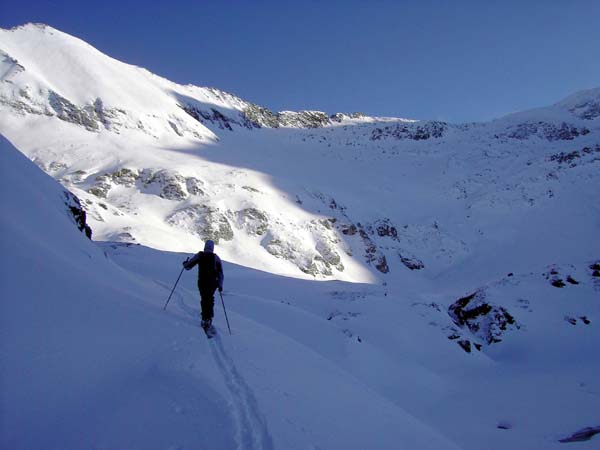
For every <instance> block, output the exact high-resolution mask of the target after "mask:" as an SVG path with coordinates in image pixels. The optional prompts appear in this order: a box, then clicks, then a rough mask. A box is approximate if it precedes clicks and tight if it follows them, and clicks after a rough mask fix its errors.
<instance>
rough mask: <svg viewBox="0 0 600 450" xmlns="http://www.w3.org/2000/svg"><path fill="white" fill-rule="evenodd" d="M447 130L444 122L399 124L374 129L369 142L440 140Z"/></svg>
mask: <svg viewBox="0 0 600 450" xmlns="http://www.w3.org/2000/svg"><path fill="white" fill-rule="evenodd" d="M447 129H448V124H447V123H446V122H436V121H432V122H424V123H421V122H415V123H399V124H396V125H390V126H387V127H383V128H375V129H374V130H373V131H372V133H371V140H372V141H377V140H381V139H397V140H403V139H410V140H413V141H424V140H427V139H435V138H441V137H442V136H443V135H444V133H445V131H446V130H447Z"/></svg>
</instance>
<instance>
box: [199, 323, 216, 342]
mask: <svg viewBox="0 0 600 450" xmlns="http://www.w3.org/2000/svg"><path fill="white" fill-rule="evenodd" d="M202 329H203V330H204V333H206V337H207V338H208V339H212V338H213V337H215V335H216V334H217V329H216V328H215V327H214V326H212V325H211V326H209V327H206V328H204V327H202Z"/></svg>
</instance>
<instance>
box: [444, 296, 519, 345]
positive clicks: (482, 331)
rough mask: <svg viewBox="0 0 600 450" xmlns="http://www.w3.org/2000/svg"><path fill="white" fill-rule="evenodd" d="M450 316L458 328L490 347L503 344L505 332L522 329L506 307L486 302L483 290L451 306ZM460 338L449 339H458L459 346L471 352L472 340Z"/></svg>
mask: <svg viewBox="0 0 600 450" xmlns="http://www.w3.org/2000/svg"><path fill="white" fill-rule="evenodd" d="M448 314H449V316H450V317H451V319H452V320H453V322H454V323H455V324H456V325H457V326H458V327H460V328H463V329H467V330H469V331H470V333H471V334H472V335H473V336H474V337H475V339H476V340H479V341H480V342H484V343H485V344H488V345H490V344H494V343H497V342H501V341H502V339H501V337H502V334H503V332H504V331H506V330H508V329H518V328H520V326H519V325H518V324H517V323H516V321H515V319H514V317H513V316H512V315H511V314H510V313H509V312H508V311H507V310H506V309H505V308H504V307H502V306H498V305H494V304H493V303H491V302H488V301H486V296H485V292H484V291H483V290H478V291H476V292H474V293H473V294H471V295H468V296H466V297H462V298H460V299H458V300H457V301H456V302H454V303H453V304H452V305H450V307H449V308H448ZM459 337H460V336H459V335H458V334H454V335H452V336H450V337H449V339H457V342H458V344H459V345H460V346H461V347H462V348H463V349H464V350H465V351H467V352H470V351H471V343H470V339H464V338H463V339H460V340H458V338H459Z"/></svg>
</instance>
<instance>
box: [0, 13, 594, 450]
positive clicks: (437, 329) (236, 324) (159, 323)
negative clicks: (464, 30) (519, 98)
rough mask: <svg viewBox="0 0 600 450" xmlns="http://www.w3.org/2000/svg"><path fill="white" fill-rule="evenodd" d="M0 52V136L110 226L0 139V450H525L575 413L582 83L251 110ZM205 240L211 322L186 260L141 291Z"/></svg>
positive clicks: (585, 317)
mask: <svg viewBox="0 0 600 450" xmlns="http://www.w3.org/2000/svg"><path fill="white" fill-rule="evenodd" d="M0 49H1V50H2V53H1V56H0V58H2V60H1V61H0V76H1V80H2V83H0V132H1V133H3V134H4V135H5V136H6V137H8V138H9V139H10V140H11V142H12V143H13V144H14V145H15V146H16V147H17V148H18V150H19V151H21V152H22V153H24V154H25V155H27V157H28V158H29V159H30V160H33V161H34V162H35V163H36V164H37V165H38V166H39V167H41V168H42V169H44V170H45V171H46V172H48V173H49V174H51V175H52V176H53V177H54V178H56V179H57V180H59V181H60V182H61V183H62V184H63V185H64V186H66V187H67V188H69V189H70V190H71V191H73V192H74V193H76V194H77V195H78V196H79V197H80V198H81V199H82V204H83V206H84V207H85V208H86V210H87V212H88V218H89V221H90V223H91V225H92V228H93V230H94V238H95V239H99V240H103V241H119V242H112V243H111V242H108V243H105V244H93V243H91V242H89V241H88V240H86V239H85V237H83V235H82V234H81V233H79V232H78V231H77V229H76V227H75V225H74V224H73V223H72V220H71V219H70V218H69V217H68V215H67V212H66V209H65V207H63V206H62V200H61V199H62V198H63V194H62V189H61V188H60V187H59V186H58V185H57V184H52V182H51V180H50V179H48V178H47V177H44V176H43V175H42V174H41V173H39V172H37V171H36V170H35V167H34V166H32V165H31V164H29V165H27V164H26V162H27V161H26V160H25V159H23V158H17V156H16V155H14V150H8V151H7V153H6V152H4V151H3V160H2V170H3V172H2V181H1V182H2V202H3V207H4V208H5V211H6V212H7V213H6V214H3V216H2V254H3V256H2V258H3V259H2V269H3V270H2V276H3V283H2V289H3V292H2V293H3V295H2V297H3V303H2V308H3V311H2V318H3V326H2V333H3V334H2V344H0V345H2V358H3V359H2V383H3V385H2V412H3V414H4V415H3V417H2V426H3V428H2V440H3V442H7V443H8V444H9V445H3V447H11V448H12V447H16V448H39V447H40V444H41V443H42V442H50V443H51V444H50V446H51V447H52V446H55V447H61V448H68V447H72V448H80V447H93V446H99V447H108V448H122V447H139V448H148V447H154V446H156V447H157V448H165V447H167V448H168V446H174V447H175V448H176V447H177V446H181V447H184V448H198V447H202V446H205V445H206V444H205V442H206V435H207V434H209V435H211V436H212V435H213V434H214V442H211V446H213V447H215V448H231V447H235V446H237V447H238V448H269V447H273V448H311V446H313V447H312V448H398V447H404V448H452V446H453V445H454V446H456V447H458V448H465V449H481V448H489V449H506V448H524V449H551V448H562V446H563V445H564V444H561V443H559V439H562V438H565V437H568V436H570V435H571V434H573V433H575V432H577V431H579V430H581V429H583V428H585V427H595V426H598V425H600V416H599V414H598V412H599V411H600V377H599V376H598V374H600V363H599V361H598V358H596V357H595V356H594V355H595V353H597V348H598V345H599V344H600V332H599V328H598V320H599V319H600V314H599V313H600V311H599V309H600V303H599V302H598V298H599V297H600V284H599V281H598V280H599V279H600V240H598V239H597V234H598V229H599V226H600V204H599V203H598V194H597V193H598V192H599V191H600V171H598V167H599V165H600V164H599V163H600V139H599V137H598V136H599V133H600V89H592V90H589V91H584V92H580V93H577V94H575V95H573V96H571V97H569V98H567V99H565V100H563V101H561V102H559V103H557V104H555V105H552V106H549V107H545V108H539V109H536V110H532V111H526V112H521V113H516V114H513V115H510V116H507V117H504V118H501V119H498V120H496V121H493V122H490V123H483V124H461V125H453V124H447V123H442V122H424V121H409V120H406V119H392V118H370V117H364V116H361V115H358V114H355V115H334V116H328V115H326V114H324V113H319V112H299V113H294V112H283V113H277V114H275V113H272V112H270V111H268V110H266V109H264V108H261V107H259V106H257V105H252V104H250V103H248V102H245V101H243V100H242V99H239V98H237V97H235V96H232V95H230V94H226V93H224V92H222V91H218V90H216V89H207V88H199V87H195V86H180V85H176V84H174V83H171V82H169V81H168V80H164V79H162V78H160V77H157V76H155V75H152V74H150V73H149V72H147V71H145V70H143V69H140V68H136V67H133V66H129V65H126V64H123V63H121V62H118V61H115V60H113V59H111V58H109V57H108V56H106V55H103V54H101V53H100V52H98V51H97V50H95V49H93V48H92V47H90V46H89V45H88V44H86V43H84V42H82V41H79V40H77V39H75V38H73V37H71V36H68V35H66V34H64V33H61V32H60V31H57V30H54V29H52V28H50V27H46V26H41V25H27V26H24V27H19V28H17V29H13V30H0ZM3 145H4V146H6V145H7V144H3ZM5 153H6V155H7V156H6V160H5V159H4V158H5V156H4V154H5ZM11 155H12V156H11ZM19 174H20V175H19ZM46 217H48V219H47V220H46ZM52 217H54V219H52ZM46 222H47V223H46ZM207 238H213V239H216V240H218V244H217V251H218V252H219V253H220V255H221V256H222V257H224V259H225V260H226V261H229V263H227V264H226V267H225V269H226V295H225V299H226V301H227V306H228V308H230V319H231V322H232V325H233V329H234V335H233V336H231V337H230V336H227V334H226V327H225V326H224V323H223V320H222V316H221V312H220V310H217V311H218V312H217V326H218V328H219V331H220V337H219V339H218V340H216V341H214V342H206V339H205V337H204V336H203V334H202V333H201V332H200V331H201V330H199V328H198V327H197V325H198V314H199V310H198V301H197V294H196V289H195V286H194V284H195V282H194V275H193V274H191V273H186V274H184V276H183V278H182V282H181V284H180V286H179V287H178V289H177V291H176V293H175V295H174V299H173V300H172V302H171V305H169V310H168V311H167V313H163V312H162V310H161V308H162V306H163V304H164V301H165V300H166V297H167V296H168V293H169V291H170V288H171V287H172V283H174V281H175V279H176V277H177V274H178V271H179V268H180V262H181V261H182V260H183V259H184V258H185V256H187V255H188V254H189V253H190V252H195V251H197V250H198V248H200V247H201V246H202V243H203V241H204V239H207ZM136 244H143V246H142V245H136ZM167 251H171V252H173V251H178V252H187V254H183V253H179V254H176V253H168V252H167ZM234 263H236V264H239V265H236V264H234ZM250 268H254V269H260V270H262V271H258V270H252V269H250ZM28 274H30V275H28ZM282 275H285V276H293V277H295V278H288V277H284V276H282ZM314 278H316V279H318V280H321V281H319V282H317V281H314ZM334 279H337V280H341V281H333V280H334ZM32 280H35V282H33V281H32ZM325 280H327V281H325ZM344 281H351V282H352V283H346V282H344ZM359 282H368V283H369V284H361V283H359ZM17 299H19V300H20V302H17V301H16V300H17ZM19 342H21V343H22V344H20V345H16V343H19ZM21 345H22V347H23V348H24V350H22V348H21ZM467 351H469V353H467ZM46 405H56V406H53V407H49V406H46ZM72 423H77V425H78V426H77V427H74V428H73V429H72V428H71V426H72ZM32 429H33V430H36V432H31V430H32ZM73 430H75V431H73ZM148 430H151V432H148ZM69 439H70V440H69ZM597 439H598V437H595V438H592V439H591V440H590V441H588V442H583V443H578V444H571V445H577V446H578V447H579V448H593V446H594V444H595V445H597ZM53 443H56V445H54V444H53ZM42 447H47V445H42Z"/></svg>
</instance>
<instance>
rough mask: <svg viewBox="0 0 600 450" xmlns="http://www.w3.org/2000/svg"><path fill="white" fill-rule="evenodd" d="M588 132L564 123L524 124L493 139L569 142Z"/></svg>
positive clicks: (513, 127)
mask: <svg viewBox="0 0 600 450" xmlns="http://www.w3.org/2000/svg"><path fill="white" fill-rule="evenodd" d="M589 132H590V130H588V129H587V128H585V127H582V128H577V127H576V126H574V125H571V124H568V123H566V122H562V123H561V124H560V125H556V124H554V123H548V122H535V123H534V122H526V123H520V124H518V125H515V126H511V127H509V128H508V129H507V131H506V132H505V133H501V134H495V135H494V137H495V138H502V137H507V138H509V139H517V140H526V139H529V138H531V137H533V136H538V137H540V138H542V139H546V140H547V141H550V142H552V141H570V140H573V139H575V138H576V137H578V136H585V135H586V134H588V133H589Z"/></svg>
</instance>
